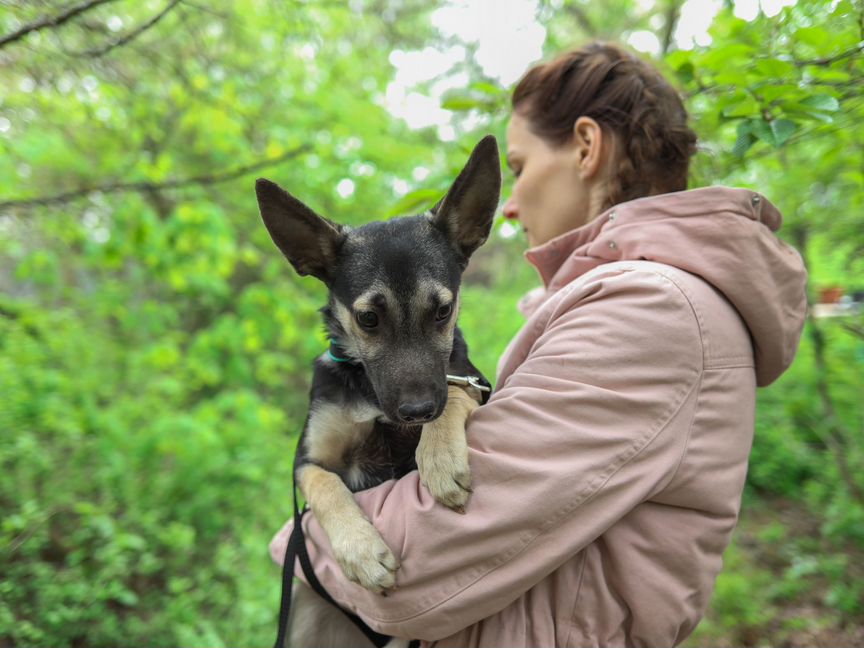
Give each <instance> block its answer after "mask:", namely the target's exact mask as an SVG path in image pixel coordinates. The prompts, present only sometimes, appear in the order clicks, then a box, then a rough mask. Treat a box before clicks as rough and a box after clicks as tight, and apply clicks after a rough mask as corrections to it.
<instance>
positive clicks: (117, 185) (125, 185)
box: [0, 144, 312, 210]
mask: <svg viewBox="0 0 864 648" xmlns="http://www.w3.org/2000/svg"><path fill="white" fill-rule="evenodd" d="M311 148H312V147H311V146H310V145H308V144H304V145H303V146H299V147H297V148H295V149H292V150H290V151H288V152H287V153H283V154H282V155H279V156H276V157H274V158H269V159H266V160H261V161H259V162H254V163H252V164H247V165H246V166H242V167H238V168H236V169H231V170H230V171H223V172H221V173H214V174H210V175H200V176H193V177H191V178H183V179H179V180H169V181H167V182H161V183H159V182H113V183H108V184H104V185H96V186H92V187H82V188H80V189H76V190H74V191H66V192H64V193H60V194H55V195H53V196H42V197H38V198H23V199H15V200H6V201H4V202H0V210H4V209H9V208H28V207H40V206H41V207H44V206H48V205H64V204H66V203H69V202H72V201H73V200H76V199H78V198H81V197H83V196H86V195H87V194H89V193H92V192H94V191H98V192H101V193H123V192H126V191H141V192H152V191H160V190H163V189H179V188H181V187H189V186H193V185H204V186H209V185H214V184H219V183H222V182H227V181H229V180H234V179H236V178H239V177H241V176H244V175H246V174H248V173H252V172H253V171H258V170H259V169H264V168H267V167H269V166H273V165H274V164H279V163H280V162H284V161H285V160H290V159H292V158H295V157H298V156H299V155H302V154H303V153H306V152H307V151H309V150H310V149H311Z"/></svg>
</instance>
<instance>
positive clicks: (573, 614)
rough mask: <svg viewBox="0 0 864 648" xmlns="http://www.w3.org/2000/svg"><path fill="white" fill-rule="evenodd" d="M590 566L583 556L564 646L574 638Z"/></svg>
mask: <svg viewBox="0 0 864 648" xmlns="http://www.w3.org/2000/svg"><path fill="white" fill-rule="evenodd" d="M583 552H584V549H583ZM587 564H588V556H586V555H583V556H582V568H581V569H580V570H579V584H578V585H577V586H576V598H574V599H573V608H572V609H571V610H570V618H569V619H568V621H569V624H568V625H569V626H570V628H569V630H567V636H566V637H564V645H565V646H569V645H570V637H572V636H573V631H574V630H575V628H576V607H577V606H578V605H579V597H580V596H581V595H582V583H583V582H584V581H585V566H586V565H587Z"/></svg>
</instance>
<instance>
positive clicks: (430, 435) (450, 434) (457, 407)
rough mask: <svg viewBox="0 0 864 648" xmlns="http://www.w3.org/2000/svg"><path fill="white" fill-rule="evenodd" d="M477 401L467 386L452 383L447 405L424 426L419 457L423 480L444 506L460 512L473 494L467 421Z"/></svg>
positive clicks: (417, 456) (419, 446) (418, 450)
mask: <svg viewBox="0 0 864 648" xmlns="http://www.w3.org/2000/svg"><path fill="white" fill-rule="evenodd" d="M476 408H477V401H476V400H475V399H474V398H472V397H471V396H470V395H469V394H468V393H467V392H466V391H465V390H464V389H462V388H460V387H456V386H454V385H450V386H448V388H447V405H446V407H445V408H444V413H443V414H441V416H440V417H438V418H437V419H435V420H434V421H432V422H431V423H427V424H426V425H424V426H423V432H422V433H421V435H420V443H419V444H418V446H417V452H416V454H415V459H416V460H417V470H418V472H419V473H420V481H421V483H422V484H423V485H424V486H426V488H427V489H428V490H429V492H430V493H431V494H432V496H433V497H434V498H435V499H436V500H437V501H439V502H441V504H443V505H444V506H447V507H449V508H451V509H453V510H454V511H457V512H459V513H464V512H465V505H466V504H467V502H468V498H469V497H470V495H471V471H470V469H469V467H468V443H467V442H466V440H465V422H466V421H467V420H468V417H469V416H470V415H471V412H473V411H474V410H475V409H476Z"/></svg>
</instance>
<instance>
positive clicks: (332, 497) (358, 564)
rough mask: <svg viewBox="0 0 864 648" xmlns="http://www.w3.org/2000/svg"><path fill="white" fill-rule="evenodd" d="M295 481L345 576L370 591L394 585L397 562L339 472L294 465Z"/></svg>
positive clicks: (314, 466) (312, 465) (309, 465)
mask: <svg viewBox="0 0 864 648" xmlns="http://www.w3.org/2000/svg"><path fill="white" fill-rule="evenodd" d="M297 483H298V484H299V486H300V490H301V491H302V492H303V496H304V497H305V498H306V502H307V503H308V504H309V508H311V509H312V512H313V513H314V514H315V518H316V519H317V520H318V523H319V524H320V525H321V528H323V529H324V532H325V533H326V534H327V537H328V538H329V539H330V545H331V546H332V547H333V556H334V557H335V558H336V561H337V562H338V563H339V566H340V567H342V571H343V572H344V573H345V576H346V577H347V578H348V579H349V580H351V581H353V582H355V583H359V584H360V585H362V586H363V587H365V588H366V589H368V590H371V591H373V592H378V593H383V592H384V590H387V589H390V588H391V587H393V586H394V585H395V584H396V570H397V569H398V568H399V564H398V563H397V562H396V558H394V557H393V554H392V553H391V552H390V549H389V548H388V547H387V545H386V544H385V543H384V540H383V539H382V538H381V535H380V534H379V533H378V531H376V530H375V527H373V526H372V523H371V522H369V520H368V519H366V517H365V516H364V515H363V512H362V511H361V510H360V507H359V506H357V503H356V502H355V501H354V496H353V495H352V494H351V491H349V490H348V487H347V486H346V485H345V483H344V482H343V481H342V480H341V479H340V478H339V476H338V475H336V474H335V473H332V472H330V471H328V470H324V469H323V468H321V467H320V466H316V465H315V464H306V465H304V466H301V467H300V468H298V469H297Z"/></svg>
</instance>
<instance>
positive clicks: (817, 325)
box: [0, 0, 864, 646]
mask: <svg viewBox="0 0 864 648" xmlns="http://www.w3.org/2000/svg"><path fill="white" fill-rule="evenodd" d="M62 6H63V5H62V3H59V2H58V3H18V4H14V3H13V4H8V3H7V6H6V7H4V9H2V10H0V35H3V34H8V33H11V32H12V31H14V30H15V29H18V28H19V27H21V26H22V25H25V24H28V23H31V22H33V21H35V20H36V19H37V18H39V17H41V16H43V15H46V14H51V13H52V12H59V11H60V8H61V7H62ZM435 6H436V5H435V3H432V4H429V3H421V2H419V1H417V0H402V1H400V2H383V1H380V0H367V1H362V2H350V3H310V2H292V3H263V2H255V1H252V0H242V1H239V2H234V3H216V4H215V5H213V6H212V7H211V6H210V5H208V6H206V7H205V6H204V5H200V4H196V3H187V2H181V3H179V4H177V5H176V6H174V7H173V8H172V9H171V10H170V11H168V12H167V13H166V14H165V15H164V16H163V17H162V18H160V20H159V21H158V23H156V24H154V25H153V26H152V28H150V29H147V30H144V31H142V32H141V33H140V35H137V36H135V35H134V31H135V29H136V27H138V26H141V25H143V24H144V23H145V22H146V21H148V20H150V19H151V18H152V17H153V15H154V11H161V8H160V9H154V7H152V6H150V5H149V4H148V3H133V2H128V1H124V2H113V3H108V4H106V5H104V6H101V7H99V8H98V9H94V10H93V11H92V12H88V13H87V14H86V17H82V18H80V19H79V20H74V21H71V22H69V23H68V24H65V25H62V26H56V27H51V28H46V29H43V30H40V31H36V32H34V33H31V34H29V35H28V36H27V37H26V38H25V39H22V40H21V41H19V42H16V43H12V44H9V45H7V46H5V47H3V48H2V49H0V87H2V88H3V91H2V92H0V151H2V154H0V197H2V198H0V268H2V271H0V395H2V403H0V430H2V433H0V506H2V511H3V516H2V520H0V573H2V574H3V579H2V582H0V644H3V645H6V644H9V645H28V646H40V645H44V646H48V645H51V646H54V645H71V644H78V645H153V646H160V645H164V646H177V645H182V646H236V645H258V644H263V643H266V642H268V641H271V640H272V632H273V628H274V622H275V614H276V603H277V600H278V587H279V578H278V570H277V569H276V567H275V566H274V565H273V564H272V563H271V562H270V559H269V556H268V555H267V552H266V544H267V542H268V541H269V539H270V537H271V536H272V534H273V533H274V532H275V531H276V530H277V528H278V526H279V525H280V524H281V522H282V520H284V519H285V518H287V516H288V514H289V513H290V510H289V508H290V504H289V501H290V498H289V491H288V488H289V485H290V472H291V460H292V455H293V446H294V441H295V439H296V433H297V431H298V430H299V429H300V427H301V425H302V423H303V418H304V416H305V406H306V391H307V389H308V367H309V364H310V362H311V360H312V358H314V357H315V356H316V355H317V354H318V353H320V352H321V350H322V349H323V347H324V344H325V339H324V336H323V332H322V331H321V327H320V317H319V314H318V312H317V309H318V308H319V307H320V306H321V305H322V303H323V299H324V291H323V288H322V287H321V286H320V285H318V284H317V282H315V281H314V280H312V279H301V278H298V277H296V276H295V275H294V273H293V272H292V271H291V270H290V268H289V266H288V264H287V263H285V261H284V259H283V258H281V256H280V255H279V253H278V251H277V250H276V249H275V247H274V246H273V244H272V242H271V241H270V239H269V237H268V235H267V233H266V231H265V230H264V228H263V227H262V226H261V223H260V219H259V217H258V215H257V208H256V205H255V201H254V194H253V191H252V186H253V181H254V178H255V177H256V176H258V175H265V176H267V177H270V178H272V179H273V180H275V181H278V182H280V183H281V184H283V185H284V186H286V187H289V188H290V190H291V191H292V193H295V194H296V195H298V196H300V197H302V198H303V199H304V200H305V201H306V202H308V203H309V204H310V205H311V206H313V207H314V208H315V209H316V210H318V211H319V212H320V213H322V214H325V215H327V216H329V217H331V218H333V219H334V220H337V221H340V222H344V223H349V224H351V223H353V224H358V223H362V222H366V221H368V220H371V219H373V218H379V217H389V216H395V215H401V214H406V213H414V212H418V211H421V210H423V209H426V208H428V207H429V206H431V205H432V204H434V203H435V202H436V201H437V200H438V199H439V198H440V197H441V196H443V194H444V192H445V191H446V189H447V187H448V185H449V183H450V182H451V181H452V178H453V177H454V175H455V173H456V172H457V171H458V169H459V168H460V166H461V164H462V163H463V162H464V160H465V156H466V154H467V152H468V150H470V147H471V146H472V145H473V144H474V143H475V142H476V141H477V139H479V136H480V134H481V133H482V134H485V133H488V132H494V133H495V134H497V135H498V136H499V138H501V139H502V141H503V137H502V136H503V133H504V122H505V120H506V115H507V106H508V98H509V89H508V88H504V87H501V86H500V84H498V83H497V82H495V81H494V80H492V79H489V78H486V77H484V75H483V74H482V72H481V71H480V69H479V67H478V66H477V64H476V63H474V62H473V61H471V60H468V61H466V62H464V64H460V66H459V70H460V71H463V72H464V73H465V74H466V75H467V78H468V81H467V82H465V83H464V84H462V85H461V86H460V87H459V88H457V89H454V90H451V91H450V92H449V93H448V94H447V95H446V96H445V98H444V107H445V108H447V109H449V110H451V111H453V112H454V114H455V115H456V116H457V119H456V122H457V128H456V132H457V134H458V135H459V140H458V142H457V143H455V144H450V143H448V144H446V145H442V144H441V142H439V141H438V139H437V137H436V136H435V134H434V132H433V131H432V130H431V129H426V130H419V131H412V130H409V129H408V128H407V127H406V126H405V125H404V124H403V123H401V122H400V121H398V120H395V119H393V118H392V117H391V116H390V115H388V114H387V112H386V110H385V109H384V108H383V107H382V105H381V100H380V97H381V96H383V95H384V94H385V92H386V87H387V83H388V81H389V80H390V78H391V77H392V74H393V72H392V69H391V66H390V62H389V59H388V57H389V54H390V52H391V51H393V50H395V49H405V50H409V49H416V48H421V47H423V46H424V45H425V44H427V43H428V42H430V41H432V40H433V39H434V38H437V35H436V34H435V33H434V31H433V29H432V27H431V21H430V20H429V15H430V12H431V11H432V10H433V9H434V8H435ZM678 10H680V4H676V2H670V3H658V4H657V5H655V6H651V7H645V6H644V3H637V2H635V0H615V2H613V3H611V4H610V3H608V2H607V3H605V4H598V3H589V2H585V1H583V0H578V1H574V0H566V1H565V0H554V1H553V0H550V1H548V2H546V1H543V2H540V3H539V10H538V11H539V13H538V15H539V17H540V19H541V20H542V21H543V23H544V25H545V26H546V27H547V30H548V35H547V42H546V45H545V48H546V51H547V52H548V53H549V54H553V53H556V52H557V51H560V50H561V49H563V48H565V47H568V46H570V45H571V44H573V43H574V41H575V40H576V39H580V40H584V39H586V38H588V37H600V38H610V39H620V40H626V38H627V37H628V36H629V35H631V34H633V33H635V32H637V31H639V30H646V29H651V30H654V31H657V32H658V37H659V38H660V40H661V45H662V46H663V51H664V55H663V57H662V59H661V60H660V61H659V64H660V65H661V66H662V67H663V68H664V69H665V70H666V71H667V72H668V73H669V75H670V76H672V77H674V78H675V79H676V80H677V82H678V83H679V85H680V86H681V88H682V90H683V91H684V93H685V95H686V97H687V101H688V106H689V108H690V110H691V113H692V115H693V117H694V126H695V128H696V130H697V132H698V133H699V134H700V138H701V141H702V144H701V152H700V154H699V155H698V156H697V158H696V163H695V168H694V174H693V181H692V184H693V186H699V185H704V184H719V183H722V184H730V185H741V186H748V187H752V188H754V189H758V190H759V191H760V192H762V193H764V194H765V195H767V196H768V197H770V198H771V199H772V200H773V201H774V202H776V204H778V206H779V207H780V208H781V211H782V212H783V213H784V216H785V219H786V220H785V226H784V230H783V232H782V233H783V235H784V236H786V237H787V238H788V239H789V240H790V241H791V242H792V243H794V244H795V245H796V246H797V247H798V248H799V249H800V250H801V251H802V253H803V254H804V255H805V258H806V260H807V263H808V267H809V271H810V282H811V296H812V297H813V298H815V297H816V296H817V295H818V294H819V292H820V291H821V290H822V289H825V288H831V287H834V286H842V287H845V288H847V289H848V290H850V291H851V290H852V289H858V290H860V289H862V288H864V284H862V283H861V277H862V276H864V254H862V251H864V227H862V225H864V221H862V214H864V131H862V130H861V129H860V128H859V127H858V125H860V124H861V123H862V122H864V100H862V97H861V92H860V90H861V83H862V78H864V63H862V61H864V53H862V50H861V45H860V43H861V39H862V32H861V24H862V22H861V16H862V12H864V8H862V7H861V5H860V2H858V3H854V2H850V1H849V0H839V1H829V0H801V1H799V2H798V3H797V4H796V5H795V6H794V7H787V8H785V9H784V10H782V11H781V12H780V13H779V14H778V15H777V16H774V17H767V16H765V15H764V14H760V15H759V16H758V17H757V18H756V19H754V20H752V21H749V22H747V21H743V20H740V19H738V18H735V17H734V15H733V14H732V12H731V11H729V10H724V11H722V12H721V13H720V14H719V15H718V16H717V18H716V19H715V21H714V24H713V26H712V29H711V35H712V39H713V42H712V44H711V45H710V46H708V47H696V48H694V49H692V50H687V51H675V50H674V47H673V46H672V41H671V34H672V32H673V31H674V30H673V29H671V27H674V20H675V19H676V17H677V13H676V11H678ZM670 20H672V23H670V22H669V21H670ZM658 24H659V25H663V26H664V27H663V29H657V25H658ZM129 36H134V37H131V38H128V40H126V42H124V43H123V44H118V45H117V46H116V47H110V45H111V44H112V43H117V42H118V40H123V39H125V38H126V37H129ZM102 50H104V51H102ZM468 51H469V52H471V51H472V49H471V47H470V46H469V47H468ZM100 52H101V53H100ZM468 58H469V59H470V57H468ZM419 167H423V168H425V169H426V170H428V172H429V174H428V177H427V178H425V179H424V180H423V181H422V182H420V181H417V180H415V179H414V178H416V177H422V174H420V176H418V175H417V174H414V173H413V172H414V170H415V169H417V168H419ZM346 179H347V180H351V182H352V183H353V185H352V186H353V193H352V192H347V193H348V194H349V195H347V196H346V195H345V193H346V192H343V193H342V194H340V193H339V192H338V191H337V189H336V187H337V186H339V183H340V182H341V181H343V180H346ZM507 181H508V182H509V181H510V179H509V176H508V177H507ZM505 184H506V183H505ZM406 188H407V190H406ZM507 190H508V188H507V187H506V186H505V192H506V191H507ZM63 194H67V195H66V196H65V197H63ZM28 200H33V202H27V201H28ZM10 201H11V202H10ZM521 247H522V244H521V243H519V242H516V241H513V240H505V239H504V238H503V237H499V236H497V235H496V236H493V238H492V240H490V242H489V243H487V245H485V246H484V247H483V248H482V249H481V250H480V251H479V252H478V253H477V254H476V255H475V258H474V259H473V260H472V262H471V265H470V267H469V269H468V272H467V273H466V276H465V285H464V288H463V304H464V307H463V312H462V315H461V319H460V323H461V326H462V328H463V329H464V330H465V332H466V336H467V339H468V342H469V344H470V347H471V350H472V357H473V358H474V360H475V363H476V364H477V365H478V367H480V368H481V370H482V371H483V372H484V373H485V374H486V375H487V376H489V377H490V378H492V377H494V375H495V367H496V364H497V360H498V357H499V356H500V354H501V352H502V351H503V348H504V346H505V345H506V343H507V342H508V341H509V339H510V338H511V337H512V335H513V334H514V333H515V332H516V331H517V330H518V328H519V326H520V325H521V321H522V320H521V317H520V316H519V315H518V313H517V311H516V301H517V299H518V297H519V296H521V294H522V293H524V292H525V291H526V290H527V289H528V288H530V287H532V286H533V285H534V284H536V283H537V277H536V275H535V273H534V271H533V269H532V268H530V267H529V266H528V265H527V264H524V263H516V262H515V261H514V260H516V259H518V258H519V253H520V249H521ZM862 331H864V321H862V316H860V315H859V316H858V317H854V316H852V315H850V316H848V317H844V318H837V319H834V320H819V319H812V320H811V321H810V322H809V323H808V327H807V330H806V331H805V334H804V337H803V339H802V346H801V350H800V353H799V357H798V359H797V361H796V363H795V364H794V365H793V367H792V369H791V370H790V371H789V372H788V373H787V374H786V375H784V376H783V377H782V378H781V379H780V380H779V381H778V382H777V383H776V384H775V385H773V386H771V387H770V388H768V389H766V390H762V391H761V392H760V394H759V403H758V421H757V433H756V439H755V443H754V448H753V454H752V461H751V470H750V475H749V480H748V492H747V501H746V502H745V511H746V510H748V507H750V506H755V507H757V508H758V505H759V502H760V501H761V500H762V499H771V500H772V501H773V499H775V498H778V497H782V498H786V499H787V500H789V501H793V502H795V503H796V504H795V505H796V506H799V507H803V508H805V509H806V510H807V511H808V515H809V516H812V517H813V518H814V519H816V520H817V523H816V524H815V525H814V526H812V528H809V527H808V528H807V529H806V530H801V529H799V528H797V527H795V526H794V525H793V524H791V523H789V522H788V521H787V520H786V519H783V520H771V521H769V522H767V523H766V524H765V525H763V527H761V531H759V532H758V533H756V535H755V540H753V542H755V543H756V544H757V545H758V546H762V545H765V546H772V545H773V546H775V547H776V548H777V551H776V552H775V553H774V554H772V555H771V556H768V558H767V560H765V561H763V562H758V561H755V560H754V558H753V556H751V551H750V545H748V544H746V543H745V542H738V543H736V545H734V546H733V548H732V549H730V552H729V553H728V554H727V556H726V563H727V564H726V568H725V570H724V572H723V573H722V574H721V576H720V579H719V580H718V583H717V591H716V596H715V600H714V604H713V608H712V612H711V614H710V615H709V618H708V620H707V621H706V623H705V624H704V626H703V628H702V629H700V632H701V633H702V635H701V636H703V637H709V638H711V637H713V638H715V639H716V638H718V637H722V636H726V637H729V636H731V637H732V638H733V641H732V643H753V642H755V641H757V640H758V638H759V637H760V636H764V634H765V633H769V632H774V631H776V632H778V633H779V634H778V635H777V636H779V637H780V638H781V640H783V641H785V640H786V637H787V635H789V636H791V634H790V633H795V632H799V631H801V629H802V628H803V627H804V626H805V625H806V626H807V627H808V628H809V627H810V625H807V624H806V623H804V622H802V621H801V620H800V619H797V618H794V617H786V616H784V615H782V614H781V611H782V608H783V606H786V605H792V604H793V603H794V604H799V603H800V601H801V599H802V598H803V597H808V596H809V597H810V599H808V600H809V601H812V600H813V596H814V594H813V593H814V592H818V596H817V597H816V599H818V603H819V604H820V605H824V606H826V607H827V608H828V609H831V610H833V611H834V612H836V613H837V614H842V615H844V617H845V618H848V619H858V620H860V619H861V618H862V617H861V615H862V614H864V609H862V586H861V583H862V582H864V575H862V573H861V568H860V567H859V564H861V563H860V561H859V560H856V559H855V557H856V556H860V549H861V547H862V546H864V499H862V495H861V493H862V491H864V476H862V474H861V470H860V466H861V465H864V443H862V436H861V431H862V421H864V415H862V405H861V398H860V397H861V385H862V384H864V340H862ZM802 538H804V539H802ZM856 552H857V553H856ZM759 558H760V559H761V556H760V557H759ZM778 574H779V575H778ZM778 618H780V619H781V621H778V620H777V619H778ZM724 633H725V634H724ZM784 633H786V634H784ZM763 643H764V642H763Z"/></svg>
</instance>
